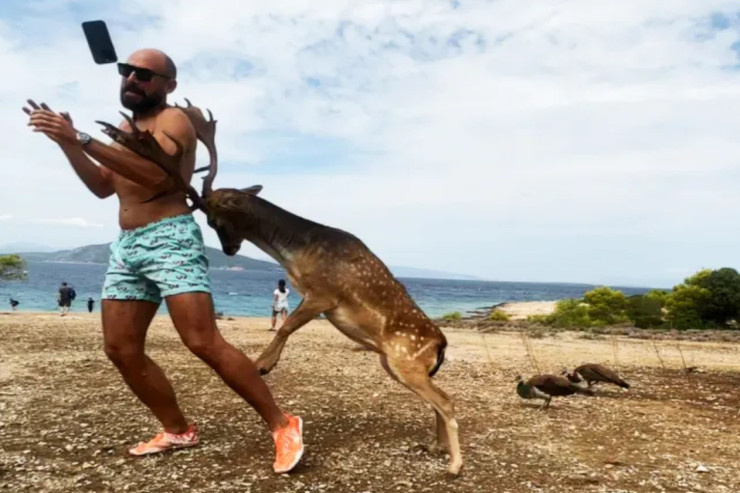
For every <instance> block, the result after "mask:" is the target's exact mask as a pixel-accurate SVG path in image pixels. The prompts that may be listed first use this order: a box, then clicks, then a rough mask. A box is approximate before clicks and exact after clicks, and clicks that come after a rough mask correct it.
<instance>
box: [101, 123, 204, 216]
mask: <svg viewBox="0 0 740 493" xmlns="http://www.w3.org/2000/svg"><path fill="white" fill-rule="evenodd" d="M121 114H122V115H123V117H124V118H125V119H126V121H128V123H129V125H130V126H131V132H130V133H129V132H124V131H123V130H121V129H120V128H118V127H115V126H113V125H111V124H110V123H106V122H103V121H96V123H99V124H100V125H102V126H103V133H105V134H106V135H108V136H109V137H110V138H112V139H113V140H114V141H116V142H118V143H119V144H120V145H122V146H123V147H126V148H127V149H129V150H131V151H133V152H135V153H136V154H138V155H140V156H141V157H144V158H146V159H149V160H150V161H152V162H153V163H155V164H156V165H157V166H159V167H160V168H162V170H164V172H165V173H167V175H168V176H169V177H170V178H171V179H172V181H173V182H174V183H175V189H174V190H168V191H164V192H160V193H158V194H156V195H154V196H153V197H151V198H150V199H148V200H146V202H151V201H152V200H155V199H158V198H160V197H163V196H165V195H169V194H171V193H175V192H179V191H182V192H185V193H186V194H187V196H188V197H189V198H190V200H191V201H192V202H193V205H192V207H191V208H192V209H193V210H194V209H200V210H202V211H203V212H205V213H207V212H208V211H207V209H206V206H205V203H204V202H203V199H202V198H201V197H200V195H198V192H197V191H196V190H195V189H194V188H193V187H192V186H191V185H190V184H189V183H186V182H185V180H184V179H183V177H182V169H181V167H180V162H181V160H182V154H183V147H182V144H181V143H180V142H178V141H177V139H175V138H174V137H172V136H171V135H169V134H167V133H166V132H164V134H165V135H166V136H167V137H168V138H169V139H170V140H172V142H174V143H175V146H176V147H177V152H175V154H168V153H167V152H166V151H165V150H164V149H162V147H161V146H160V145H159V143H158V142H157V139H155V138H154V136H153V135H152V134H151V132H149V131H148V130H145V131H143V132H142V131H141V130H139V129H138V128H137V127H136V124H135V123H134V121H133V120H132V119H131V118H130V117H129V116H128V115H126V114H125V113H123V112H122V113H121Z"/></svg>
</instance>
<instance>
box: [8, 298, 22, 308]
mask: <svg viewBox="0 0 740 493" xmlns="http://www.w3.org/2000/svg"><path fill="white" fill-rule="evenodd" d="M19 304H20V302H19V301H18V300H14V299H13V298H10V309H11V310H13V311H16V310H17V309H18V305H19Z"/></svg>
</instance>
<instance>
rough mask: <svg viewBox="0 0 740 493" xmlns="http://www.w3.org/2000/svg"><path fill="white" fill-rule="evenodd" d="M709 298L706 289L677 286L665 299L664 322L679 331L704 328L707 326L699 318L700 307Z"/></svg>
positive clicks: (693, 286)
mask: <svg viewBox="0 0 740 493" xmlns="http://www.w3.org/2000/svg"><path fill="white" fill-rule="evenodd" d="M709 298H710V293H709V290H708V289H705V288H702V287H700V286H695V285H686V284H679V285H678V286H676V287H675V288H673V291H672V292H671V294H670V296H668V298H667V299H666V304H665V307H666V310H667V311H668V313H667V314H666V320H667V321H668V323H669V324H670V325H671V327H672V328H675V329H679V330H686V329H702V328H706V327H707V324H706V323H705V321H704V320H702V317H701V307H702V305H703V304H705V303H706V302H707V300H709Z"/></svg>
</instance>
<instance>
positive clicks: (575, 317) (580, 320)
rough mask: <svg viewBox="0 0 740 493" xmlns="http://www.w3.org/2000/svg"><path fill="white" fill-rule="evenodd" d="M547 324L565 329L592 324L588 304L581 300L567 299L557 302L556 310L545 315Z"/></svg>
mask: <svg viewBox="0 0 740 493" xmlns="http://www.w3.org/2000/svg"><path fill="white" fill-rule="evenodd" d="M544 322H545V323H546V324H547V325H553V326H555V327H559V328H563V329H573V328H582V327H590V326H591V318H590V317H589V315H588V306H587V305H585V304H584V303H581V301H580V300H573V299H566V300H560V301H558V302H557V303H556V304H555V312H553V313H552V314H551V315H546V316H544Z"/></svg>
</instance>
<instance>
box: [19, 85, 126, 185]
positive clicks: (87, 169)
mask: <svg viewBox="0 0 740 493" xmlns="http://www.w3.org/2000/svg"><path fill="white" fill-rule="evenodd" d="M28 102H29V104H30V105H31V107H32V108H34V109H44V110H48V111H51V109H50V108H49V107H48V106H46V105H45V104H42V107H41V108H39V106H37V105H36V104H35V103H33V102H32V101H30V100H29V101H28ZM23 110H24V111H25V112H26V113H27V114H28V115H31V114H32V112H31V111H30V110H29V109H28V108H23ZM60 116H61V117H62V119H64V120H65V121H66V122H67V123H68V124H69V126H72V117H70V116H69V113H64V112H63V113H60ZM29 125H30V123H29ZM47 135H48V134H47ZM48 136H49V137H50V138H51V139H52V140H54V141H55V142H57V143H58V144H59V146H60V148H61V149H62V152H64V155H65V156H67V159H68V160H69V163H70V164H71V165H72V168H73V169H74V170H75V173H77V176H78V177H79V178H80V179H81V180H82V183H84V184H85V186H86V187H87V188H88V189H89V190H90V191H91V192H92V193H94V194H95V195H96V196H98V197H100V198H101V199H104V198H106V197H110V196H111V195H113V192H114V190H113V183H112V181H111V176H110V172H108V170H105V169H103V168H100V167H99V166H98V165H97V164H95V162H94V161H92V160H91V159H90V158H89V157H87V156H86V155H85V153H84V152H82V149H80V148H79V146H77V145H63V144H61V143H60V142H59V141H58V140H56V139H55V138H54V137H53V136H51V135H48Z"/></svg>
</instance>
